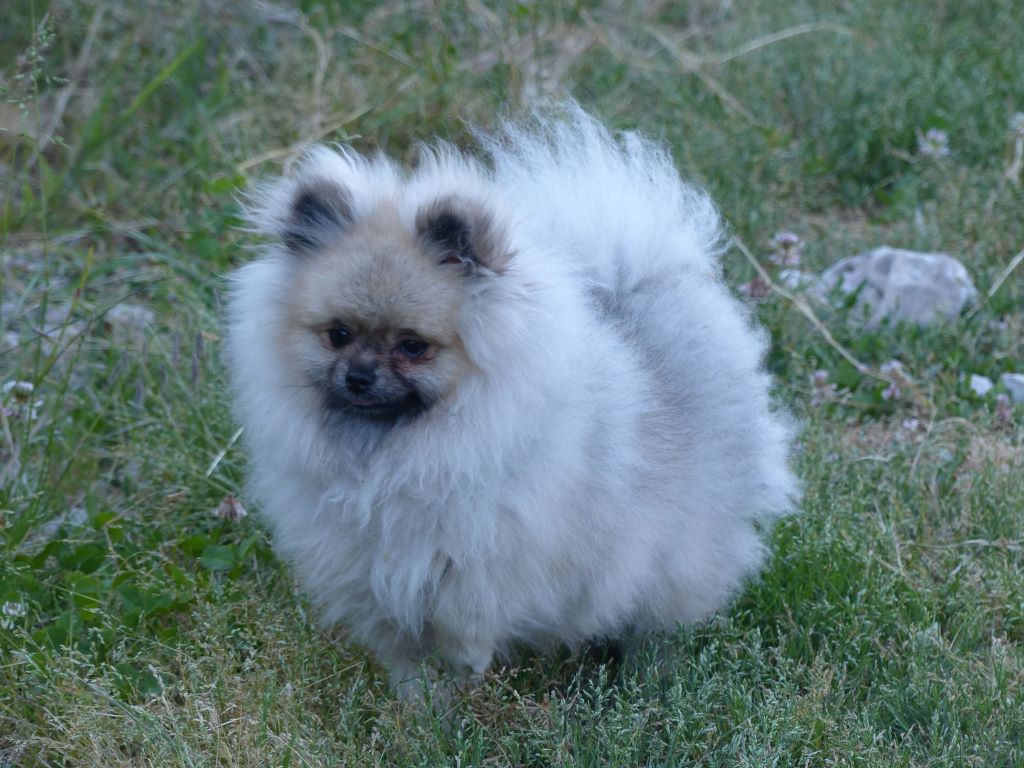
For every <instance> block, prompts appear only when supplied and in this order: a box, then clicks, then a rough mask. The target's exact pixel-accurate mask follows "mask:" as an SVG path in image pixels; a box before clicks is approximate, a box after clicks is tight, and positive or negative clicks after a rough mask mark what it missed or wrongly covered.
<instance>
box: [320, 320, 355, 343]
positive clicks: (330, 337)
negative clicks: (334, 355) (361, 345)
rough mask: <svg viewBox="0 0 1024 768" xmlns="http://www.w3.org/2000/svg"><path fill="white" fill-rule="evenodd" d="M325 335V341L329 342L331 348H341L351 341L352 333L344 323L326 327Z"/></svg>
mask: <svg viewBox="0 0 1024 768" xmlns="http://www.w3.org/2000/svg"><path fill="white" fill-rule="evenodd" d="M325 335H326V337H327V343H328V344H330V345H331V347H332V348H333V349H341V348H342V347H344V346H345V345H346V344H348V343H349V342H350V341H352V334H351V333H350V332H349V330H348V328H346V327H345V326H344V325H335V326H334V327H332V328H328V329H327V332H326V334H325Z"/></svg>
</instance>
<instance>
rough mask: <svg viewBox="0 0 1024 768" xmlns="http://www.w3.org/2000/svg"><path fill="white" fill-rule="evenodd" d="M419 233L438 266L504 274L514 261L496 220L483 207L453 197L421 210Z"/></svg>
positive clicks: (439, 200)
mask: <svg viewBox="0 0 1024 768" xmlns="http://www.w3.org/2000/svg"><path fill="white" fill-rule="evenodd" d="M416 232H417V234H418V235H419V237H420V239H421V240H422V241H423V242H424V243H426V244H427V245H428V246H430V248H431V249H432V251H433V253H434V254H435V255H436V257H437V263H438V264H461V265H463V266H465V267H469V268H470V269H473V270H478V269H484V270H487V271H489V272H493V273H495V274H501V273H502V272H504V271H505V270H506V269H507V268H508V264H509V262H510V261H511V258H512V254H511V253H510V251H509V248H508V244H507V243H506V241H505V237H504V232H502V231H501V228H500V227H499V226H498V224H497V223H496V222H495V221H494V218H493V216H492V215H491V214H490V213H489V212H488V211H487V210H485V209H484V208H483V206H481V205H479V204H477V203H473V202H470V201H468V200H462V199H460V198H457V197H454V196H449V197H442V198H440V199H438V200H435V201H434V202H433V203H431V204H430V205H428V206H426V207H424V208H423V209H421V210H420V212H419V213H418V214H417V216H416Z"/></svg>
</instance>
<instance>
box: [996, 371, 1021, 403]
mask: <svg viewBox="0 0 1024 768" xmlns="http://www.w3.org/2000/svg"><path fill="white" fill-rule="evenodd" d="M999 381H1000V383H1001V384H1002V385H1003V386H1004V387H1006V391H1007V392H1009V393H1010V398H1011V399H1012V400H1013V402H1015V403H1024V373H1004V374H1003V375H1002V376H1000V377H999Z"/></svg>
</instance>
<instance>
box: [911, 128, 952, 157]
mask: <svg viewBox="0 0 1024 768" xmlns="http://www.w3.org/2000/svg"><path fill="white" fill-rule="evenodd" d="M917 154H919V155H921V157H936V158H937V157H948V156H949V134H948V133H946V132H945V131H943V130H939V129H938V128H929V129H928V130H927V131H925V132H924V133H921V131H918V132H917Z"/></svg>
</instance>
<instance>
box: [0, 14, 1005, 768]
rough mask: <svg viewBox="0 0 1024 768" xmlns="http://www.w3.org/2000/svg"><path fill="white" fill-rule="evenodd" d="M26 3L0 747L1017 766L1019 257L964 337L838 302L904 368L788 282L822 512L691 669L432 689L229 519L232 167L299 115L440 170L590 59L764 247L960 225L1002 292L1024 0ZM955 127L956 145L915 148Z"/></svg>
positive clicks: (275, 163)
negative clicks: (446, 149) (897, 374)
mask: <svg viewBox="0 0 1024 768" xmlns="http://www.w3.org/2000/svg"><path fill="white" fill-rule="evenodd" d="M9 5H10V6H11V7H10V8H5V18H6V22H5V25H4V31H3V32H2V33H0V88H2V89H3V101H4V103H3V104H0V129H2V132H0V195H2V197H0V298H2V307H0V331H2V332H3V334H4V335H3V337H2V339H3V340H2V343H3V348H2V351H0V372H2V380H3V381H5V382H6V381H24V382H29V383H31V384H32V385H33V390H32V391H31V393H27V392H26V391H24V390H25V388H24V387H22V389H21V390H20V392H19V391H11V392H8V393H7V394H6V395H5V396H4V398H5V399H4V410H3V414H4V420H3V421H4V423H3V425H2V426H3V430H2V431H3V446H2V451H0V459H2V488H0V603H3V604H5V605H6V611H5V613H4V614H3V615H2V616H0V619H2V621H3V623H2V625H0V766H3V767H4V768H14V767H15V766H17V767H18V768H21V767H22V766H57V765H75V766H88V765H111V764H117V765H139V766H142V765H147V766H150V765H152V766H159V765H168V766H180V765H186V766H212V765H217V766H249V765H297V766H299V765H301V766H307V765H308V766H319V765H392V764H394V765H431V766H433V765H482V764H497V765H505V764H511V765H598V764H600V765H702V766H716V765H722V766H736V765H747V766H762V765H779V766H804V765H815V766H816V765H844V766H845V765H857V766H894V765H895V766H940V765H955V766H960V765H978V766H997V765H998V766H1004V765H1005V766H1012V765H1024V746H1022V745H1024V698H1022V696H1024V694H1022V693H1021V692H1022V691H1024V573H1022V548H1024V540H1022V538H1021V536H1022V530H1024V479H1022V478H1024V472H1022V469H1024V447H1022V441H1021V424H1022V423H1024V413H1022V409H1021V408H1020V407H1017V409H1016V410H1015V411H1013V412H1011V413H1009V414H1008V415H1007V414H1006V413H1005V412H1004V413H1002V415H1000V413H997V409H996V405H995V403H996V400H995V395H996V394H997V393H998V390H997V391H996V392H993V393H991V394H989V395H987V396H985V397H978V396H976V395H975V394H973V393H972V392H971V390H970V389H969V387H968V386H967V384H966V382H965V381H964V379H963V377H964V375H969V374H971V373H978V374H984V375H987V376H990V377H992V378H998V374H999V373H1001V372H1004V371H1011V370H1018V371H1020V370H1024V311H1022V307H1024V280H1022V275H1024V272H1022V271H1021V270H1018V271H1016V272H1014V273H1011V274H1010V276H1009V277H1008V279H1006V280H1005V281H1004V282H1002V283H1001V284H999V285H998V289H997V290H996V291H995V292H994V293H993V295H992V296H991V297H990V298H988V300H987V301H986V302H985V303H984V304H983V305H982V306H981V308H980V309H979V310H977V311H976V312H975V313H974V314H972V315H970V316H969V317H965V318H962V319H961V320H960V321H959V322H957V323H954V324H951V325H948V326H945V327H941V328H934V329H929V330H919V329H915V328H910V327H903V326H899V327H889V326H886V327H882V328H879V329H877V330H873V331H864V330H858V329H857V326H856V325H855V324H851V323H850V322H848V319H847V317H846V315H847V314H848V313H849V312H848V310H845V309H843V308H842V307H836V308H832V309H820V310H819V311H820V314H821V319H822V321H823V322H824V323H825V324H826V325H827V327H828V328H829V329H830V330H831V332H832V333H833V334H834V335H835V337H836V339H837V341H838V343H839V344H841V345H843V346H844V347H845V348H846V349H848V350H849V351H850V352H851V353H852V354H853V355H855V356H856V357H857V358H858V359H860V360H862V361H863V362H864V363H866V364H867V365H869V366H871V368H872V369H873V370H877V368H878V366H880V365H881V364H883V363H885V362H886V361H888V360H890V359H898V360H900V361H901V362H902V364H903V369H904V371H905V372H906V374H907V375H908V376H909V377H910V378H911V379H912V380H913V385H912V387H907V386H904V387H902V390H903V391H902V392H901V394H900V395H899V396H898V397H895V398H887V397H883V392H884V391H885V389H886V386H887V384H886V382H884V381H879V380H877V379H875V378H873V377H871V376H866V375H863V374H862V373H860V372H858V371H857V370H856V369H855V368H854V367H853V366H851V365H850V364H849V363H848V362H846V361H844V360H843V358H842V357H841V356H840V354H839V352H838V351H837V349H836V348H835V347H833V346H832V345H830V344H829V343H827V342H826V341H825V340H824V338H823V336H822V335H821V334H820V333H819V332H818V331H817V330H816V329H815V328H814V327H813V326H811V325H810V324H809V323H808V322H807V321H806V320H805V318H803V317H802V316H801V315H800V314H799V313H798V312H797V311H795V309H794V307H793V306H792V305H791V304H789V303H788V302H786V301H784V300H782V299H780V298H778V297H773V298H769V299H766V300H764V301H762V302H760V303H759V304H758V305H757V312H758V314H759V316H760V318H761V320H762V321H763V322H764V323H765V324H766V326H767V328H768V329H769V331H770V333H771V336H772V340H773V346H772V353H771V357H770V359H769V364H770V366H771V368H772V370H773V372H774V373H775V374H776V376H777V379H778V391H779V397H780V399H782V400H783V401H784V402H786V403H787V404H788V405H789V406H790V407H791V408H792V409H794V410H795V411H796V412H797V414H798V415H799V416H800V418H801V419H802V420H803V421H804V423H805V430H804V433H803V435H802V438H801V444H800V452H799V456H798V464H799V469H800V474H801V476H802V477H803V478H804V480H805V484H806V485H805V487H806V495H805V499H804V503H803V511H802V514H801V515H799V516H798V517H794V518H792V519H790V520H787V521H785V522H784V523H783V524H781V525H780V526H779V527H778V528H777V530H776V531H775V534H774V538H773V551H774V558H773V560H772V563H771V565H770V567H769V568H768V569H767V571H766V572H765V574H764V577H763V579H761V580H760V581H759V582H758V583H756V584H754V585H752V586H751V588H750V590H749V591H748V592H747V594H746V595H744V596H743V597H742V598H741V599H740V600H739V601H738V602H737V603H736V604H735V605H734V606H733V607H732V609H731V610H729V611H728V612H726V613H724V614H723V615H721V616H719V617H717V618H716V619H715V620H714V621H712V622H710V623H709V624H707V625H705V626H701V627H697V628H694V629H692V630H689V631H684V632H680V633H678V634H677V635H675V636H673V637H671V638H666V639H664V640H661V641H652V643H651V646H652V647H651V649H650V650H651V652H652V655H653V653H654V652H655V650H656V649H655V648H654V646H655V645H657V644H659V643H661V644H664V645H665V646H667V648H666V650H667V651H668V654H669V657H670V658H671V659H672V664H671V667H670V670H669V674H668V676H667V677H666V678H664V679H661V678H659V677H658V676H657V675H653V674H646V675H645V674H643V672H644V670H643V668H642V667H643V665H641V669H640V671H639V673H637V674H634V673H632V672H627V673H624V674H623V675H621V676H620V679H618V680H612V679H611V677H613V676H614V671H612V672H609V671H608V670H605V669H604V668H603V667H601V666H599V665H596V664H594V663H592V662H589V661H587V660H585V659H581V658H579V657H576V656H567V657H564V658H559V659H537V658H531V657H526V658H523V659H522V660H521V663H520V665H518V666H516V667H515V668H512V669H499V670H497V671H496V672H495V673H494V674H493V675H492V676H490V677H489V678H488V680H487V681H486V683H485V684H484V685H483V686H482V687H481V688H480V689H478V690H476V691H474V692H473V693H472V694H471V695H470V696H468V697H467V698H466V699H465V700H464V701H462V702H460V704H459V705H458V708H457V710H456V712H455V713H454V716H453V718H452V720H451V723H450V724H449V725H447V726H446V725H444V724H442V723H441V722H437V721H432V720H429V719H427V718H419V719H418V718H416V717H413V716H412V714H411V713H410V712H408V711H406V710H403V709H402V708H401V707H400V706H399V705H397V704H396V703H395V702H394V701H393V699H392V697H391V695H390V693H389V692H388V690H387V686H386V681H385V679H384V676H383V674H382V672H381V670H380V669H379V668H377V667H376V666H375V665H374V664H373V663H372V661H371V660H370V659H368V658H367V656H366V655H365V654H364V653H363V652H362V651H361V650H360V649H358V648H356V647H353V646H351V645H348V644H347V643H346V642H345V640H344V636H343V634H342V633H340V632H333V633H332V632H326V633H325V632H323V631H321V630H319V629H317V627H316V625H315V620H314V617H312V616H311V615H310V614H309V612H308V610H307V607H306V606H305V604H304V603H303V601H302V600H301V599H300V598H298V597H297V596H296V594H295V591H294V585H293V583H292V580H291V578H290V576H289V574H288V573H287V571H286V570H285V569H284V568H282V567H281V565H280V564H279V563H278V562H277V561H276V560H275V559H274V557H273V555H272V553H271V551H270V547H269V541H268V539H267V535H266V533H265V531H264V530H263V529H262V528H261V527H260V525H259V523H258V522H257V521H256V520H254V517H255V516H251V517H247V518H244V519H242V520H239V521H230V520H225V519H221V518H217V517H215V516H214V515H213V514H212V511H213V510H214V509H215V508H216V507H217V505H218V504H219V503H220V501H221V499H222V498H223V497H224V496H225V495H228V494H239V493H242V490H241V489H242V482H243V471H244V465H245V457H244V455H242V452H241V450H240V448H239V447H238V446H237V445H236V444H235V442H234V437H235V431H236V427H235V425H234V424H233V423H232V421H231V418H230V415H229V413H228V408H227V403H226V402H225V396H224V381H223V372H222V370H221V368H220V365H219V362H218V353H219V342H220V333H221V331H220V323H219V317H220V311H221V307H220V294H221V291H222V290H223V283H222V276H223V275H224V274H225V273H226V272H227V271H228V270H229V269H230V268H231V267H232V266H234V265H236V264H238V263H241V262H244V261H245V260H246V259H247V258H248V252H247V250H246V241H245V238H244V237H243V236H242V235H241V234H240V233H239V232H237V230H236V229H235V228H234V227H235V224H236V223H237V219H236V215H237V209H236V206H235V202H234V199H233V192H234V190H235V189H237V188H238V187H240V186H243V185H244V184H245V183H246V182H247V181H248V180H249V179H251V178H258V177H259V176H260V175H261V174H265V173H273V172H277V171H279V170H280V168H281V166H282V164H287V163H288V162H289V161H290V160H291V159H293V158H294V157H295V155H296V153H297V152H299V151H300V150H301V147H302V146H303V145H304V144H305V143H306V142H307V141H310V140H325V141H347V142H351V143H353V144H354V145H355V146H357V147H358V148H360V149H362V150H367V151H372V150H375V149H378V148H383V149H385V150H387V151H389V152H391V153H394V154H396V155H398V156H399V157H401V158H404V159H406V160H410V161H411V160H412V159H413V157H414V155H415V141H416V140H417V139H420V138H423V137H429V136H432V135H435V134H440V135H442V136H445V137H449V138H451V139H452V140H454V141H456V142H459V143H464V142H466V140H467V134H468V130H467V124H468V123H473V122H475V123H479V124H482V125H485V126H486V125H487V124H489V123H490V122H492V121H493V120H494V115H495V114H497V113H498V112H499V111H500V110H501V109H502V108H511V109H515V108H517V107H520V106H522V105H523V103H524V102H528V101H530V100H531V99H533V98H535V97H537V96H538V95H540V96H543V95H545V94H552V93H554V94H557V93H558V92H559V89H563V88H564V89H568V90H569V91H571V92H572V93H573V94H575V95H576V96H577V97H578V98H579V99H580V100H581V101H582V102H583V103H584V104H585V105H586V106H587V107H589V108H591V109H592V110H593V111H595V112H596V113H597V114H599V115H601V116H602V118H604V119H606V120H607V121H608V122H610V123H612V124H613V125H616V126H621V127H639V128H641V129H642V130H644V131H645V132H647V133H649V134H652V135H654V136H657V137H660V138H661V139H663V140H664V141H666V142H667V143H668V144H669V145H670V146H671V147H672V149H673V152H674V154H675V156H676V157H677V159H678V163H679V165H680V168H681V170H682V172H683V173H684V174H685V175H687V176H688V177H690V178H693V179H695V180H697V181H699V182H700V183H702V184H704V185H705V186H706V187H708V189H709V190H710V191H711V192H712V194H713V195H714V196H715V198H716V200H717V201H718V202H719V204H720V206H721V208H722V211H723V213H724V214H725V216H726V217H727V219H728V220H729V222H730V225H731V227H732V230H733V232H734V233H735V234H736V235H737V236H738V237H739V238H740V239H742V241H743V242H745V243H747V244H748V245H749V246H750V247H751V248H752V249H753V251H754V252H755V253H756V254H757V255H759V256H762V257H763V256H764V254H765V253H766V252H767V248H768V245H767V244H768V241H769V240H770V238H771V237H772V235H773V234H774V233H775V232H776V231H778V230H783V229H785V230H792V231H794V232H796V233H797V234H798V235H799V236H800V237H801V238H802V239H803V241H804V242H805V243H806V246H805V249H804V254H803V259H804V266H805V268H807V269H822V268H824V267H825V266H827V265H828V264H830V263H832V262H833V261H835V260H836V259H837V258H839V257H841V256H845V255H848V254H851V253H856V252H858V251H860V250H864V249H867V248H869V247H874V246H876V245H880V244H883V243H884V244H890V245H894V246H900V247H908V248H917V249H923V250H944V251H948V252H950V253H953V254H956V255H958V256H959V257H961V258H962V260H963V261H964V263H965V264H966V265H967V266H968V268H969V270H970V271H971V272H972V274H973V276H974V279H975V281H976V282H977V284H978V287H979V289H980V290H981V292H982V295H985V294H987V293H988V291H989V289H990V288H992V287H995V286H996V285H997V283H996V281H997V280H998V278H999V275H1000V274H1001V273H1002V271H1003V270H1004V268H1005V267H1006V265H1007V264H1008V263H1009V261H1010V260H1011V259H1012V258H1013V256H1014V254H1016V253H1017V252H1018V251H1019V250H1020V249H1021V248H1022V247H1024V219H1022V218H1021V216H1020V211H1021V210H1022V205H1024V192H1022V189H1021V186H1020V185H1019V184H1017V183H1014V182H1013V181H1011V180H1009V179H1007V178H1006V177H1005V176H1004V171H1005V169H1006V168H1007V167H1008V166H1009V165H1010V163H1011V160H1012V153H1013V146H1014V140H1013V137H1012V135H1011V132H1010V130H1009V128H1008V125H1009V122H1010V119H1011V117H1012V115H1013V114H1014V113H1015V112H1017V111H1024V97H1022V95H1021V94H1022V93H1024V91H1022V86H1024V48H1022V47H1021V45H1020V38H1019V32H1018V30H1020V29H1021V28H1024V7H1022V6H1021V4H1020V3H1019V2H1016V0H990V1H986V2H981V1H980V0H977V1H975V0H965V1H964V2H955V3H934V2H923V0H910V2H905V3H899V4H896V3H885V2H880V1H878V2H868V1H867V0H851V1H850V2H847V3H843V4H841V5H838V6H837V4H835V3H829V2H818V1H816V0H792V1H791V2H786V3H768V2H765V3H735V4H734V3H729V2H723V1H721V0H700V2H694V3H688V4H671V3H660V2H651V3H644V4H637V6H638V7H636V8H634V7H633V4H628V3H613V2H604V3H601V2H593V3H591V2H580V3H568V2H565V3H562V2H560V3H515V4H504V5H502V6H501V7H500V8H499V9H489V8H487V7H485V6H484V4H481V3H477V2H473V1H471V0H465V1H464V2H463V1H456V0H451V1H447V0H436V1H428V2H422V3H421V2H411V3H399V2H396V1H394V0H392V1H390V2H385V3H371V2H352V3H337V4H330V5H328V6H327V7H324V6H322V5H320V4H318V3H314V2H312V1H311V0H301V1H300V2H299V3H298V4H297V5H284V4H281V5H270V4H265V5H261V6H258V7H256V6H254V5H252V4H247V3H236V2H230V3H208V2H201V1H200V0H187V1H186V2H183V3H180V4H175V5H174V6H173V10H172V5H171V4H162V3H150V4H142V3H139V4H133V3H121V2H117V0H114V1H113V2H81V3H69V2H65V1H64V0H54V2H53V3H51V4H47V3H46V2H44V0H19V1H18V2H15V3H13V4H9ZM776 33H785V34H776ZM773 36H774V37H773ZM931 128H937V129H941V130H944V131H945V132H946V133H947V134H948V136H949V143H950V149H951V152H950V155H949V156H948V157H937V158H929V157H925V156H922V155H921V154H920V153H919V152H918V149H917V135H918V132H923V131H926V130H928V129H931ZM724 260H725V269H726V276H727V279H728V280H729V282H730V283H731V284H733V285H736V286H739V285H741V284H742V283H744V282H746V281H747V280H749V279H750V278H751V277H752V276H753V271H752V269H751V267H750V265H749V264H748V263H747V261H746V260H745V259H744V258H743V256H742V255H741V254H740V253H739V251H737V250H735V249H734V250H730V251H729V252H728V253H727V254H726V255H725V257H724ZM816 370H826V371H828V375H829V380H830V381H831V382H833V383H836V384H837V386H838V387H839V394H838V396H837V397H835V398H833V399H831V400H829V401H828V402H825V403H823V404H820V405H812V395H813V394H814V391H813V390H814V388H813V386H812V383H811V381H812V374H813V372H814V371H816ZM243 500H244V496H243ZM662 655H664V651H663V652H662ZM652 663H653V662H652Z"/></svg>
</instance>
